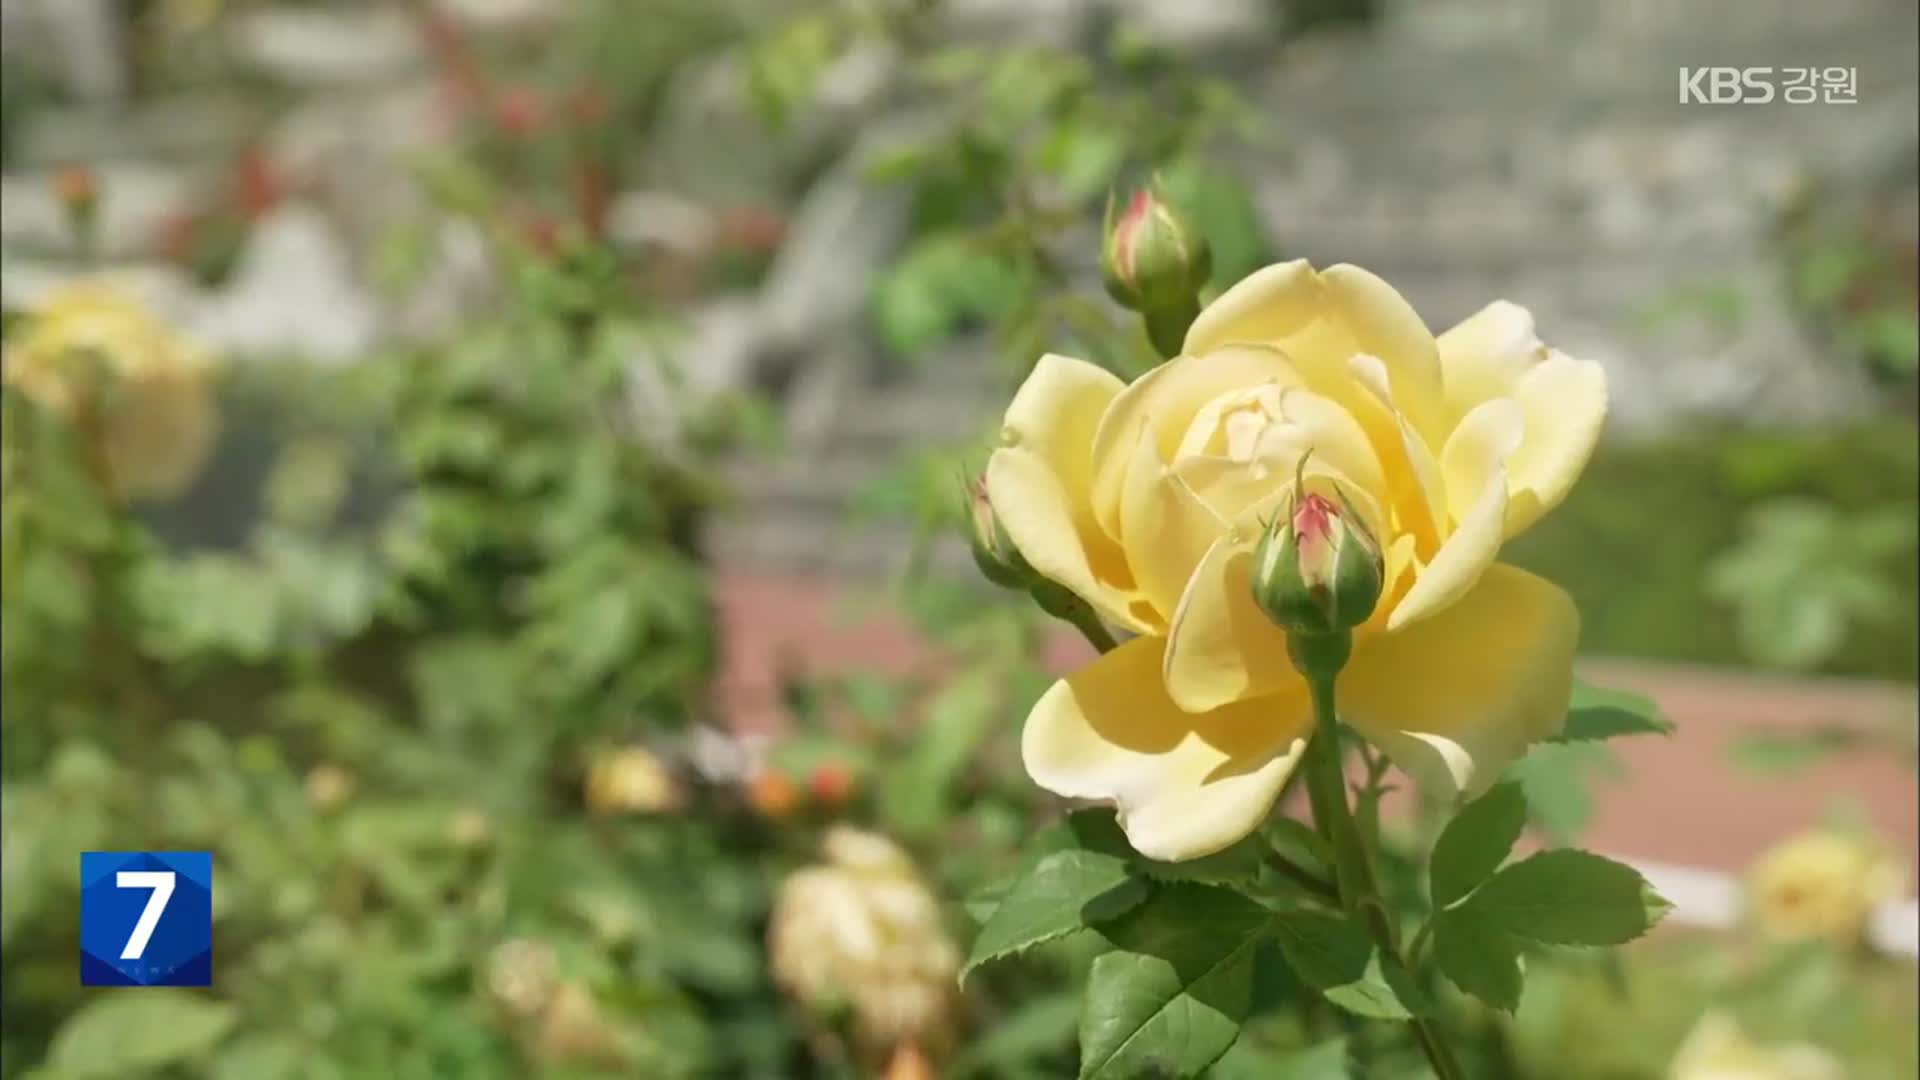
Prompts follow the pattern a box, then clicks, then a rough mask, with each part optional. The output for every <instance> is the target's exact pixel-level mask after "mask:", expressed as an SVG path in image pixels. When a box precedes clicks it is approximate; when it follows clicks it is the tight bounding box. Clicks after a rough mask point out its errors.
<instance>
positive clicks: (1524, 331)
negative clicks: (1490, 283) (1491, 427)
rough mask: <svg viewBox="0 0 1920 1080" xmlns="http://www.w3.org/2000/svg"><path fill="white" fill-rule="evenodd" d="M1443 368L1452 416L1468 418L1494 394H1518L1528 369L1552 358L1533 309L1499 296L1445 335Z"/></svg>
mask: <svg viewBox="0 0 1920 1080" xmlns="http://www.w3.org/2000/svg"><path fill="white" fill-rule="evenodd" d="M1439 347H1440V370H1441V373H1442V376H1443V380H1442V381H1443V382H1444V383H1445V387H1446V398H1447V408H1448V410H1449V412H1450V413H1451V415H1452V416H1454V417H1456V418H1458V417H1462V416H1465V415H1466V414H1467V413H1468V412H1470V411H1471V410H1472V409H1473V407H1474V406H1476V405H1478V404H1480V403H1481V402H1483V401H1486V400H1488V399H1490V398H1497V397H1512V396H1513V393H1514V387H1515V386H1517V385H1518V384H1519V382H1520V377H1521V376H1522V375H1524V374H1526V372H1527V369H1529V368H1531V367H1532V366H1533V365H1534V364H1536V363H1539V362H1540V361H1542V360H1544V359H1546V356H1547V350H1546V347H1545V346H1543V345H1541V344H1540V337H1539V335H1538V334H1536V333H1535V332H1534V327H1533V313H1532V312H1529V311H1528V310H1527V309H1526V308H1523V307H1521V306H1520V305H1519V304H1514V303H1509V302H1508V301H1505V300H1495V301H1494V302H1493V303H1491V304H1488V305H1487V306H1486V307H1483V308H1481V309H1480V310H1479V311H1477V312H1475V313H1473V314H1472V315H1469V316H1467V317H1466V318H1465V319H1462V320H1461V321H1460V323H1459V324H1458V325H1456V326H1455V327H1453V328H1452V329H1451V330H1448V331H1447V332H1446V333H1444V334H1441V335H1440V338H1439Z"/></svg>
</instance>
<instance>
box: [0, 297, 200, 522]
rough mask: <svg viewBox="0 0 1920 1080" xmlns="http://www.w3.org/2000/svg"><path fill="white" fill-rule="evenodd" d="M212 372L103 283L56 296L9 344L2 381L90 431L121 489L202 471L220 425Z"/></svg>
mask: <svg viewBox="0 0 1920 1080" xmlns="http://www.w3.org/2000/svg"><path fill="white" fill-rule="evenodd" d="M208 373H209V367H208V363H207V360H206V357H205V356H204V354H202V353H201V352H200V351H199V350H198V349H196V348H195V347H194V346H192V345H190V344H189V343H188V342H187V341H186V340H185V339H183V338H182V337H180V336H179V335H178V334H177V333H175V332H174V330H173V328H172V327H170V326H168V325H166V324H165V323H163V322H161V321H160V320H158V319H157V318H155V317H154V315H153V314H152V313H151V312H150V311H148V310H147V309H146V307H145V306H144V305H142V304H141V303H140V302H139V301H138V300H136V299H134V298H133V297H131V296H128V295H126V294H125V293H122V292H120V291H118V290H116V289H115V288H113V287H112V286H109V285H105V284H101V283H83V284H76V285H71V286H68V287H67V288H65V289H62V290H60V291H59V292H57V293H55V294H53V295H52V296H50V297H49V298H48V299H47V300H46V302H45V303H43V304H42V305H41V306H40V307H39V308H38V309H37V310H35V311H34V312H33V314H32V316H31V317H30V318H29V321H28V325H27V327H26V329H25V330H24V332H23V333H22V334H21V336H20V340H19V342H18V343H17V344H15V343H11V342H10V343H9V344H8V347H7V350H6V381H7V382H8V383H10V384H12V385H13V386H14V387H16V388H17V389H18V390H19V391H20V392H21V393H22V394H24V395H26V396H27V397H28V398H31V399H32V400H33V401H34V402H35V403H36V404H37V405H39V406H40V407H41V408H43V409H46V410H47V411H49V412H51V413H54V414H55V415H57V416H59V417H61V418H62V419H63V420H65V421H67V422H68V423H70V424H73V425H74V426H75V427H76V428H77V429H78V430H79V431H80V433H81V436H82V437H83V438H85V439H88V440H90V441H91V442H92V444H93V447H92V449H93V450H94V452H95V453H96V454H98V464H100V465H101V466H102V467H103V468H104V470H105V472H106V474H107V475H106V477H104V479H105V481H106V482H107V483H109V484H110V485H111V486H112V488H113V490H114V491H115V492H116V493H117V494H118V495H119V496H121V497H125V498H164V497H166V496H169V495H175V494H178V493H179V492H180V490H181V489H182V488H184V487H186V485H187V484H188V483H189V482H190V481H191V480H192V479H193V477H194V476H195V475H196V474H197V473H198V472H199V471H200V467H201V465H202V464H203V463H204V462H205V461H206V457H207V452H208V451H209V450H210V449H211V448H212V446H213V436H214V429H215V412H214V401H213V390H212V387H211V385H210V384H209V380H208ZM103 376H104V378H103Z"/></svg>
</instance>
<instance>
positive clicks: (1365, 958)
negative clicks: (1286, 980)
mask: <svg viewBox="0 0 1920 1080" xmlns="http://www.w3.org/2000/svg"><path fill="white" fill-rule="evenodd" d="M1274 929H1275V931H1276V936H1277V939H1278V941H1279V943H1280V951H1281V953H1282V954H1284V955H1285V956H1286V958H1287V963H1288V964H1289V965H1291V966H1292V967H1293V970H1294V974H1296V975H1298V976H1300V979H1301V981H1303V982H1305V983H1306V984H1307V985H1309V986H1311V987H1313V988H1314V989H1316V990H1318V991H1320V993H1321V994H1322V995H1324V996H1325V997H1326V999H1327V1000H1328V1001H1331V1002H1333V1003H1334V1004H1335V1005H1338V1006H1340V1007H1341V1008H1343V1009H1345V1010H1347V1011H1348V1012H1351V1013H1354V1014H1355V1015H1357V1016H1366V1017H1371V1018H1373V1019H1376V1020H1405V1019H1407V1018H1408V1017H1410V1016H1412V1015H1414V1013H1415V1012H1416V1011H1417V1010H1416V1009H1415V1008H1414V1006H1415V1005H1417V1004H1419V1002H1418V993H1417V991H1416V990H1415V988H1414V987H1413V985H1412V983H1411V981H1410V980H1408V979H1407V978H1406V973H1405V971H1404V970H1403V969H1402V968H1401V967H1400V965H1399V963H1398V962H1397V961H1395V960H1392V959H1390V958H1388V959H1384V960H1383V958H1382V957H1381V955H1380V950H1379V949H1378V947H1376V946H1375V945H1374V943H1373V939H1372V938H1371V937H1370V936H1368V934H1367V933H1366V931H1364V930H1362V929H1361V928H1360V927H1358V926H1355V925H1354V924H1353V923H1352V922H1350V921H1348V920H1347V919H1346V918H1344V917H1342V916H1339V915H1327V914H1322V913H1320V912H1314V911H1304V910H1303V911H1290V912H1287V913H1286V914H1284V915H1281V916H1280V917H1279V918H1277V919H1275V920H1274Z"/></svg>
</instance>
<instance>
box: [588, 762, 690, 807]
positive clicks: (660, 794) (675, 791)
mask: <svg viewBox="0 0 1920 1080" xmlns="http://www.w3.org/2000/svg"><path fill="white" fill-rule="evenodd" d="M680 794H681V793H680V784H679V781H677V780H675V779H674V776H673V773H672V772H671V771H669V770H668V768H667V766H666V763H665V762H663V761H661V760H660V759H659V758H658V757H657V756H655V755H654V754H653V752H652V751H649V750H646V749H644V748H642V747H638V746H630V747H627V748H625V749H623V750H616V751H614V752H612V753H610V754H606V755H604V756H602V757H601V758H599V759H598V760H597V761H595V762H594V763H593V764H592V766H591V767H589V768H588V769H587V809H589V810H591V811H593V812H594V813H596V814H657V813H661V812H662V811H666V810H671V809H673V808H674V807H676V806H679V805H680Z"/></svg>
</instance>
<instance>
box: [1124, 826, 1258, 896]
mask: <svg viewBox="0 0 1920 1080" xmlns="http://www.w3.org/2000/svg"><path fill="white" fill-rule="evenodd" d="M1265 847H1266V845H1265V842H1264V841H1263V840H1262V839H1261V838H1260V836H1259V834H1258V833H1256V834H1254V835H1252V836H1248V837H1246V838H1245V839H1243V840H1241V841H1240V842H1239V843H1236V844H1233V845H1231V846H1229V847H1228V848H1226V849H1225V850H1223V851H1216V852H1214V853H1213V854H1212V855H1203V856H1201V857H1200V858H1197V859H1188V860H1187V861H1185V862H1160V861H1158V860H1156V859H1148V858H1144V857H1138V858H1136V860H1135V865H1136V866H1138V868H1139V869H1140V871H1141V872H1142V873H1144V874H1146V875H1147V876H1148V877H1150V878H1152V879H1154V880H1155V881H1197V882H1201V883H1203V884H1208V885H1228V884H1233V883H1236V882H1244V881H1251V880H1252V879H1253V876H1254V875H1255V874H1257V873H1259V871H1260V863H1261V859H1262V857H1263V856H1264V854H1265Z"/></svg>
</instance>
